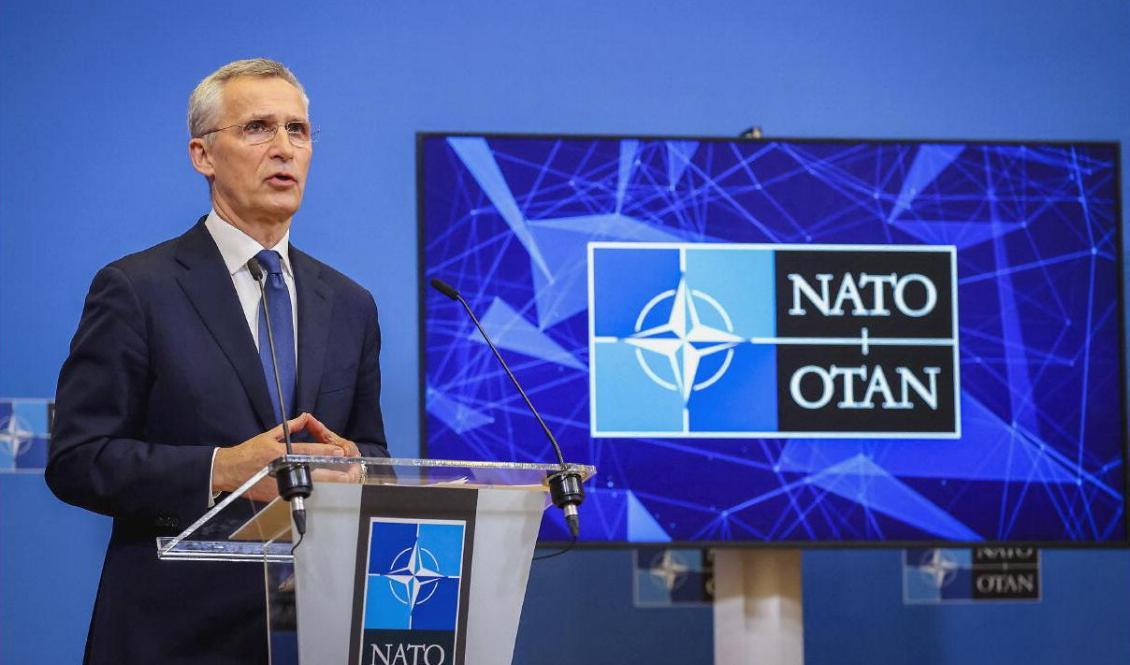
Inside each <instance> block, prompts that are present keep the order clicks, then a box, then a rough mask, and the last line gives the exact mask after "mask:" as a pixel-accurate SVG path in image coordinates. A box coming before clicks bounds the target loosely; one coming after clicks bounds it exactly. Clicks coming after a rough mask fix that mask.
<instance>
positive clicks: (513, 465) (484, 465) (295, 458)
mask: <svg viewBox="0 0 1130 665" xmlns="http://www.w3.org/2000/svg"><path fill="white" fill-rule="evenodd" d="M358 463H360V464H362V465H364V466H366V467H378V468H380V467H385V468H390V469H396V468H402V469H410V468H411V469H443V470H447V471H452V470H458V469H468V470H474V471H527V472H541V473H545V474H546V475H552V474H555V473H558V472H559V471H561V466H560V465H559V464H531V463H528V462H483V461H472V460H442V459H415V458H410V457H336V456H335V457H323V456H317V455H283V456H282V457H279V458H278V459H276V460H274V461H273V462H271V463H270V464H268V465H267V467H266V470H267V472H268V473H270V474H274V472H275V471H277V470H278V469H279V468H280V467H282V466H285V465H287V464H313V465H318V466H322V467H325V466H349V465H353V464H358ZM566 467H567V469H568V470H569V471H573V472H576V473H579V474H580V475H581V479H582V481H585V480H588V479H589V478H591V477H593V476H594V475H595V474H596V467H594V466H591V465H588V464H566Z"/></svg>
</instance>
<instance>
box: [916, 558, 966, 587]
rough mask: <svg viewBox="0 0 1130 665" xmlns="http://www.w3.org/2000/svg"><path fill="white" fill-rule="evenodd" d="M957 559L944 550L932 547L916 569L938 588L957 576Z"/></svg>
mask: <svg viewBox="0 0 1130 665" xmlns="http://www.w3.org/2000/svg"><path fill="white" fill-rule="evenodd" d="M958 568H959V566H958V564H957V561H956V560H955V559H954V558H953V557H952V556H950V555H949V553H947V552H946V551H945V550H942V549H934V550H930V551H928V552H926V554H924V555H923V556H922V560H921V561H920V562H919V564H918V570H919V571H920V572H921V573H922V575H923V576H924V577H926V579H928V580H930V582H932V583H933V585H934V586H935V587H937V588H939V589H941V588H942V587H944V586H946V585H948V584H949V583H950V582H952V581H953V578H954V577H956V576H957V570H958Z"/></svg>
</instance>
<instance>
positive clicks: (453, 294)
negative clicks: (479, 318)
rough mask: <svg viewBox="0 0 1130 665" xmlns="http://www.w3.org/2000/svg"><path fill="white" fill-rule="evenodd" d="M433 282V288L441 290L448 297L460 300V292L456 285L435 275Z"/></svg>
mask: <svg viewBox="0 0 1130 665" xmlns="http://www.w3.org/2000/svg"><path fill="white" fill-rule="evenodd" d="M431 284H432V288H433V289H435V290H436V291H439V292H440V293H442V294H443V295H445V296H447V297H448V298H451V299H452V300H459V292H458V291H456V290H455V287H454V286H452V285H450V284H448V283H447V282H445V281H443V280H442V279H440V278H438V277H433V278H432V281H431Z"/></svg>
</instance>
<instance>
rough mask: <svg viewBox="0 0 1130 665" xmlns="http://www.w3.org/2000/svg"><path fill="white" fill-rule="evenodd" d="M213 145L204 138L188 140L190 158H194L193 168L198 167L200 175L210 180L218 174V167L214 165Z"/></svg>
mask: <svg viewBox="0 0 1130 665" xmlns="http://www.w3.org/2000/svg"><path fill="white" fill-rule="evenodd" d="M210 148H211V146H209V145H208V142H207V141H205V140H204V139H202V138H192V139H189V140H188V158H189V159H191V160H192V168H194V169H196V171H197V172H198V173H200V175H202V176H204V177H205V178H207V179H208V180H209V181H211V180H212V178H213V177H214V176H215V175H216V169H215V167H213V166H212V152H211V149H210Z"/></svg>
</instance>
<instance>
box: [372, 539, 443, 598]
mask: <svg viewBox="0 0 1130 665" xmlns="http://www.w3.org/2000/svg"><path fill="white" fill-rule="evenodd" d="M391 568H392V569H391V570H389V572H388V574H387V575H385V577H386V578H388V585H389V588H390V589H391V590H392V595H393V596H396V599H397V600H399V601H400V602H402V603H404V604H405V605H407V606H408V607H410V608H415V607H416V606H417V605H422V604H424V603H426V602H428V600H430V599H431V597H432V595H433V594H434V593H435V592H436V586H437V582H439V581H440V580H441V579H444V577H446V576H445V575H443V574H442V573H440V572H439V562H438V561H436V557H435V555H434V554H432V553H431V552H429V551H428V550H427V549H426V548H423V547H420V544H419V543H416V544H415V545H413V546H412V547H408V548H405V549H404V550H402V551H401V552H400V554H397V555H396V558H395V559H393V560H392V566H391Z"/></svg>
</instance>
